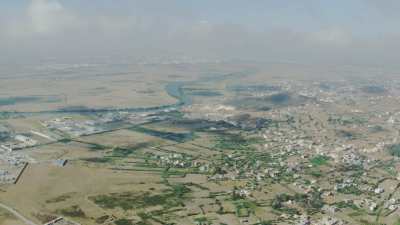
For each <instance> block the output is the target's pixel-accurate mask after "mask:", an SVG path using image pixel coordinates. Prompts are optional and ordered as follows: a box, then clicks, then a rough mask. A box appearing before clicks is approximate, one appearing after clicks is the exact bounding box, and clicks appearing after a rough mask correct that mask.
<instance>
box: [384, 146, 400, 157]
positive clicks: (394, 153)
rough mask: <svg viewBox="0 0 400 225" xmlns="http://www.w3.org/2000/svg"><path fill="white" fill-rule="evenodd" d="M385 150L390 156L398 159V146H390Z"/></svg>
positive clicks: (399, 150)
mask: <svg viewBox="0 0 400 225" xmlns="http://www.w3.org/2000/svg"><path fill="white" fill-rule="evenodd" d="M387 150H388V152H389V154H390V155H392V156H396V157H400V144H394V145H390V146H389V147H388V148H387Z"/></svg>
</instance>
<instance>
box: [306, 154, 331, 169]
mask: <svg viewBox="0 0 400 225" xmlns="http://www.w3.org/2000/svg"><path fill="white" fill-rule="evenodd" d="M329 159H330V158H329V157H328V156H325V155H317V156H315V157H314V158H312V159H311V160H310V163H311V164H312V165H313V166H323V165H326V164H328V161H329Z"/></svg>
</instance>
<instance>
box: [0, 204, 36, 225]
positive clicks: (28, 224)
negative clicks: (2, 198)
mask: <svg viewBox="0 0 400 225" xmlns="http://www.w3.org/2000/svg"><path fill="white" fill-rule="evenodd" d="M0 208H3V209H5V210H7V211H8V212H10V213H11V214H13V215H14V216H15V217H17V218H18V219H19V220H21V221H23V222H24V223H25V224H26V225H38V224H36V223H34V222H32V221H30V220H29V219H27V218H25V217H24V216H23V215H21V214H20V213H19V212H17V211H16V210H15V209H13V208H11V207H9V206H6V205H4V204H3V203H0Z"/></svg>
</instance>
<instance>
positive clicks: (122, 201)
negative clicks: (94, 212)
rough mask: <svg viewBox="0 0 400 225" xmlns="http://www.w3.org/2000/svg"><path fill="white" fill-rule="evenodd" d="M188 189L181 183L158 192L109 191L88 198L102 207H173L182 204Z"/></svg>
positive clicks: (126, 208) (127, 208)
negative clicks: (108, 192)
mask: <svg viewBox="0 0 400 225" xmlns="http://www.w3.org/2000/svg"><path fill="white" fill-rule="evenodd" d="M189 192H190V189H189V188H187V187H186V186H185V185H183V184H178V185H172V186H171V188H170V189H167V190H164V192H163V193H160V194H151V193H149V192H144V193H133V192H123V193H111V194H108V195H98V196H94V197H90V198H89V199H90V200H91V201H93V202H94V203H95V204H97V205H99V206H100V207H102V208H109V209H114V208H121V209H123V210H131V209H143V208H146V207H152V206H157V205H165V206H168V207H175V206H179V205H183V202H182V200H183V199H184V197H185V194H187V193H189Z"/></svg>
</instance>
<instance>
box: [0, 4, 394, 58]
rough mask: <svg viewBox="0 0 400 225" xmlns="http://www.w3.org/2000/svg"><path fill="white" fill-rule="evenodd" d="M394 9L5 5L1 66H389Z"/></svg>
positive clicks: (0, 15)
mask: <svg viewBox="0 0 400 225" xmlns="http://www.w3.org/2000/svg"><path fill="white" fill-rule="evenodd" d="M399 11H400V1H397V0H335V1H332V0H304V1H293V0H96V1H93V0H2V1H0V52H1V53H2V54H0V62H3V63H11V62H19V61H20V62H30V61H31V62H35V61H40V60H47V59H55V60H60V61H63V60H76V61H78V60H83V59H89V58H103V57H105V58H107V57H109V58H114V57H115V58H129V57H133V58H141V57H149V58H151V57H170V58H173V57H191V58H199V59H228V60H229V59H244V60H258V61H290V62H301V63H330V64H362V65H364V64H366V65H371V64H374V65H375V64H376V65H395V64H397V62H398V58H400V57H399V56H400V55H399V51H400V42H399V41H398V40H399V38H400V13H398V12H399Z"/></svg>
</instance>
